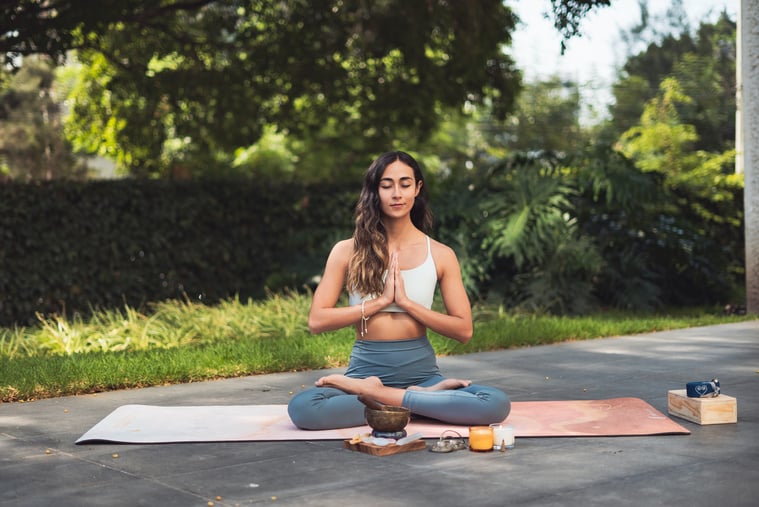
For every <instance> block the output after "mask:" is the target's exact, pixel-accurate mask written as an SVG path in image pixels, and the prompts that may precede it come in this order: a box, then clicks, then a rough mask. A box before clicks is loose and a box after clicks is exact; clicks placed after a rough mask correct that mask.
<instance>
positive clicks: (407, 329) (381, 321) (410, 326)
mask: <svg viewBox="0 0 759 507" xmlns="http://www.w3.org/2000/svg"><path fill="white" fill-rule="evenodd" d="M359 331H360V330H359V325H358V324H356V338H357V339H359V340H373V341H379V340H408V339H411V338H418V337H420V336H423V335H424V334H426V333H427V329H426V328H425V327H424V326H423V325H422V324H420V323H419V322H418V321H417V320H415V319H414V318H413V317H411V316H410V315H409V314H407V313H401V312H378V313H376V314H374V315H372V316H371V318H370V319H369V321H368V322H367V331H368V333H366V332H365V333H364V336H363V337H362V336H361V334H360V332H359Z"/></svg>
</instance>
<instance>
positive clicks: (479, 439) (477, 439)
mask: <svg viewBox="0 0 759 507" xmlns="http://www.w3.org/2000/svg"><path fill="white" fill-rule="evenodd" d="M469 449H470V450H472V451H479V452H486V451H492V450H493V428H491V427H490V426H470V427H469Z"/></svg>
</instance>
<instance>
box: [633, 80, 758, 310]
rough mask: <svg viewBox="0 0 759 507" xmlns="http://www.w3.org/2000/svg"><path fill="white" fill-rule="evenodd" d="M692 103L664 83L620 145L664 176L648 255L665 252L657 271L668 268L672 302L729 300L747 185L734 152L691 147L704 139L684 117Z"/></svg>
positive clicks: (642, 166)
mask: <svg viewBox="0 0 759 507" xmlns="http://www.w3.org/2000/svg"><path fill="white" fill-rule="evenodd" d="M692 101H693V99H692V98H691V97H689V96H688V95H686V94H685V93H684V92H683V91H682V88H681V86H680V85H679V83H678V81H677V80H676V79H674V78H667V79H665V80H664V81H663V82H662V83H661V86H660V93H659V95H658V96H657V97H655V98H654V99H652V100H651V101H649V102H648V103H647V104H646V106H645V108H644V111H643V114H642V116H641V120H640V124H639V125H637V126H634V127H632V128H631V129H629V130H628V131H627V132H625V133H624V134H623V136H622V137H621V139H620V143H619V147H620V150H621V151H622V153H624V154H625V155H626V156H628V157H629V158H630V159H631V160H633V161H634V162H635V164H636V165H637V167H639V168H640V169H641V170H642V171H644V172H648V173H656V174H657V175H659V177H660V179H661V190H660V192H661V195H662V197H663V198H664V199H665V201H664V202H663V203H662V204H661V205H660V206H658V207H657V208H656V213H657V216H656V217H651V218H652V219H654V220H652V221H651V224H653V225H655V227H651V229H650V231H649V233H648V234H650V237H651V239H652V243H651V245H650V250H651V251H652V252H659V255H658V263H659V267H660V268H661V267H667V268H668V269H664V270H661V273H660V277H661V279H663V280H664V279H666V280H668V283H667V284H664V285H666V286H667V296H666V297H667V299H668V300H670V301H673V302H676V303H680V304H682V303H693V302H694V301H700V302H718V301H720V300H722V301H724V300H725V299H726V298H729V297H730V296H731V291H732V289H733V287H734V286H735V284H736V282H737V280H735V279H732V277H733V276H734V275H735V274H737V273H739V272H740V269H741V268H740V266H742V265H743V262H742V253H743V248H742V244H743V236H742V232H743V228H742V216H743V215H742V212H741V211H740V209H741V206H740V205H741V201H742V187H743V185H742V179H741V177H740V176H739V175H736V174H734V171H733V169H732V166H733V163H734V160H735V151H734V150H732V149H728V150H726V151H724V152H722V153H720V152H716V153H715V152H706V151H703V150H694V149H693V148H692V146H693V145H695V144H696V143H697V141H698V134H697V132H696V129H695V127H694V126H693V125H689V124H686V123H683V122H682V120H681V118H680V115H679V113H678V105H688V104H691V103H692ZM649 227H650V226H649ZM654 238H655V239H656V241H655V242H654V241H653V239H654ZM672 275H676V276H672Z"/></svg>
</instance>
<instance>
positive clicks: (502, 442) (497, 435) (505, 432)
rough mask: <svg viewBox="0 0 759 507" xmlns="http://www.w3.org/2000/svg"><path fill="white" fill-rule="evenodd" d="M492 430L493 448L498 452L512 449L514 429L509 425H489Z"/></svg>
mask: <svg viewBox="0 0 759 507" xmlns="http://www.w3.org/2000/svg"><path fill="white" fill-rule="evenodd" d="M490 427H491V428H493V448H494V449H496V450H500V449H501V446H503V447H505V448H506V449H512V448H514V428H513V427H512V426H511V425H510V424H491V425H490Z"/></svg>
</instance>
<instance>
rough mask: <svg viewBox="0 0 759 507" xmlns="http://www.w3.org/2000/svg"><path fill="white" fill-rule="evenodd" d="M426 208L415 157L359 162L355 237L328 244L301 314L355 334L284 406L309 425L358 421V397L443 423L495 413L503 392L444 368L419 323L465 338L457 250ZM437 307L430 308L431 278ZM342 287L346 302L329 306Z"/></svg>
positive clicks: (317, 328) (504, 408)
mask: <svg viewBox="0 0 759 507" xmlns="http://www.w3.org/2000/svg"><path fill="white" fill-rule="evenodd" d="M431 225H432V214H431V212H430V210H429V208H428V207H427V198H426V189H425V188H424V178H423V176H422V172H421V169H420V168H419V164H417V162H416V160H414V158H412V157H411V156H410V155H409V154H407V153H404V152H401V151H398V152H389V153H385V154H383V155H381V156H380V157H379V158H377V160H375V161H374V162H373V163H372V165H371V166H370V167H369V169H368V170H367V172H366V174H365V177H364V185H363V188H362V190H361V194H360V196H359V201H358V204H357V205H356V212H355V230H354V233H353V237H352V238H350V239H346V240H343V241H339V242H338V243H337V244H335V246H334V247H333V248H332V251H331V253H330V254H329V258H328V259H327V263H326V266H325V268H324V274H323V276H322V279H321V281H320V283H319V286H318V287H317V288H316V290H315V292H314V297H313V301H312V304H311V310H310V312H309V316H308V325H309V329H310V330H311V332H313V333H322V332H325V331H332V330H335V329H340V328H343V327H346V326H350V325H353V326H355V328H356V341H355V344H354V346H353V350H352V352H351V357H350V363H349V365H348V368H347V370H346V372H345V374H344V375H327V376H324V377H322V378H320V379H318V380H317V381H316V385H315V387H312V388H309V389H306V390H305V391H302V392H300V393H298V394H296V395H295V396H294V397H293V398H292V400H291V401H290V404H289V405H288V413H289V415H290V418H291V419H292V421H293V423H294V424H295V425H296V426H298V427H299V428H303V429H309V430H320V429H334V428H346V427H351V426H361V425H363V424H365V421H364V406H365V405H364V403H363V402H362V401H360V400H359V396H360V397H361V399H362V400H364V401H367V400H372V401H376V402H379V403H382V404H386V405H395V406H403V407H406V408H408V409H409V410H410V411H411V413H412V414H416V415H419V416H424V417H428V418H432V419H437V420H440V421H444V422H447V423H450V424H462V425H473V424H478V425H479V424H489V423H493V422H500V421H502V420H504V419H505V418H506V416H507V415H508V414H509V410H510V407H511V404H510V401H509V398H508V396H506V394H505V393H504V392H503V391H501V390H499V389H496V388H493V387H488V386H483V385H477V384H473V383H472V382H471V381H470V380H460V379H453V378H446V377H444V376H443V375H442V374H441V372H440V370H439V368H438V365H437V360H436V358H435V351H434V350H433V348H432V345H431V344H430V342H429V340H428V339H427V329H430V330H432V331H434V332H436V333H438V334H440V335H443V336H446V337H448V338H451V339H454V340H457V341H459V342H461V343H467V342H468V341H469V340H470V339H471V337H472V312H471V307H470V304H469V298H468V297H467V294H466V291H465V289H464V284H463V282H462V279H461V270H460V268H459V262H458V259H457V258H456V254H455V253H454V252H453V250H452V249H451V248H449V247H448V246H446V245H444V244H442V243H439V242H437V241H435V240H432V239H430V237H429V236H427V233H428V232H429V230H430V229H431ZM438 283H439V285H440V293H441V296H442V300H443V303H444V306H445V310H446V311H445V313H440V312H437V311H434V310H432V300H433V296H434V294H435V288H436V286H437V285H438ZM343 289H346V290H348V293H349V302H350V304H349V306H341V307H338V306H337V302H338V300H339V298H340V295H341V294H342V291H343Z"/></svg>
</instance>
